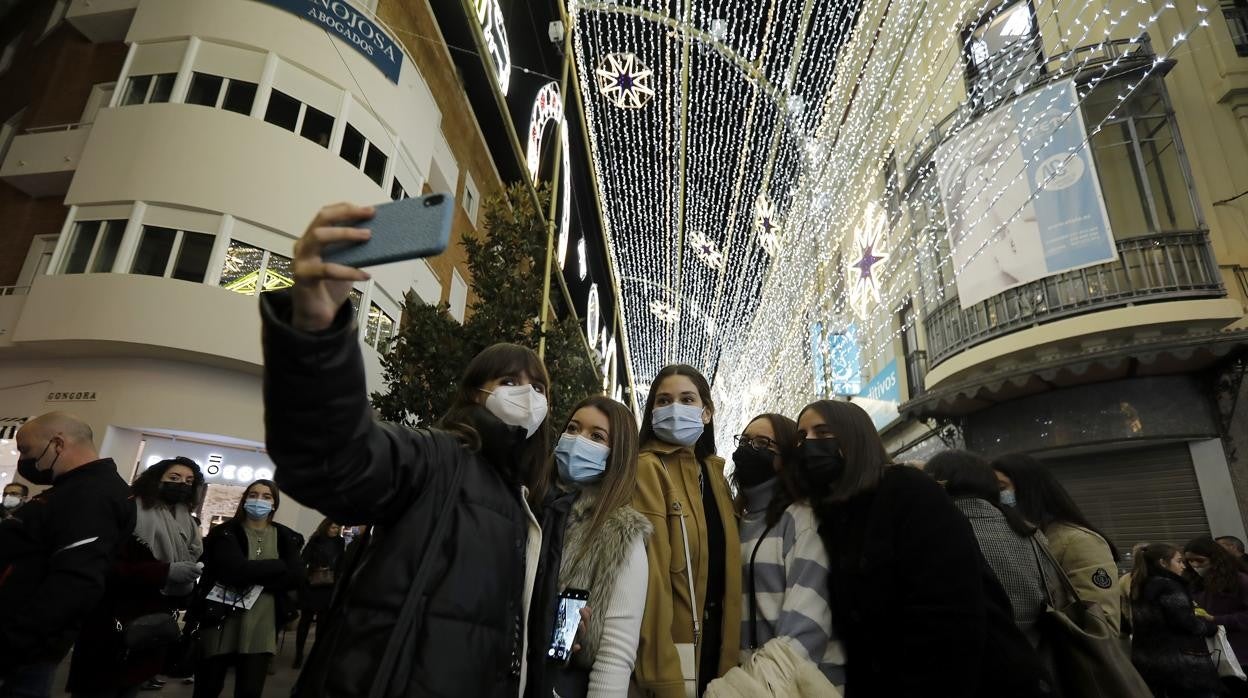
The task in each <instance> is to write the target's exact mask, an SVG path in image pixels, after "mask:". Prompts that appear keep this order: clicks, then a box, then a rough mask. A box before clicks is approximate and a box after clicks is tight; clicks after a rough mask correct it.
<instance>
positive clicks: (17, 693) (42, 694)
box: [0, 662, 56, 698]
mask: <svg viewBox="0 0 1248 698" xmlns="http://www.w3.org/2000/svg"><path fill="white" fill-rule="evenodd" d="M55 676H56V662H43V663H41V664H27V665H26V666H19V667H15V668H13V669H12V670H10V671H9V672H8V673H7V674H5V675H4V676H0V698H48V696H50V695H52V681H53V678H54V677H55Z"/></svg>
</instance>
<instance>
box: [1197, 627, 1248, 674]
mask: <svg viewBox="0 0 1248 698" xmlns="http://www.w3.org/2000/svg"><path fill="white" fill-rule="evenodd" d="M1205 644H1207V645H1208V646H1209V652H1210V654H1212V655H1213V660H1214V661H1215V662H1217V663H1218V676H1221V677H1231V676H1234V677H1235V678H1237V679H1239V680H1241V681H1245V680H1248V678H1245V676H1244V670H1243V668H1242V667H1240V666H1239V659H1238V658H1237V657H1236V656H1235V650H1234V649H1232V648H1231V643H1230V641H1229V640H1227V639H1226V626H1224V625H1219V626H1218V634H1217V635H1214V636H1213V637H1207V638H1205Z"/></svg>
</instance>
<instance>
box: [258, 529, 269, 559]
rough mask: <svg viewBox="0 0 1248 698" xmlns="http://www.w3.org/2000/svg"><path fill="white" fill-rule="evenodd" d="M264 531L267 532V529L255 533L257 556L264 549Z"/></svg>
mask: <svg viewBox="0 0 1248 698" xmlns="http://www.w3.org/2000/svg"><path fill="white" fill-rule="evenodd" d="M266 533H268V531H261V532H259V533H257V534H256V557H257V558H259V557H260V554H261V553H262V552H263V551H264V536H265V534H266Z"/></svg>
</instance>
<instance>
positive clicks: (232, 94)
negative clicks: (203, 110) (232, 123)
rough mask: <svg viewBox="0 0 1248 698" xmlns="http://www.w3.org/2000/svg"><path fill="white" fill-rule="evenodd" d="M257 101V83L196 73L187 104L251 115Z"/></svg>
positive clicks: (188, 93) (187, 94)
mask: <svg viewBox="0 0 1248 698" xmlns="http://www.w3.org/2000/svg"><path fill="white" fill-rule="evenodd" d="M255 99H256V83H254V82H247V81H245V80H232V79H229V78H223V77H220V76H218V75H209V74H208V73H195V75H194V76H193V77H192V78H191V86H190V88H189V89H188V90H187V92H186V103H187V104H198V105H200V106H203V107H213V108H217V107H221V108H224V109H227V110H229V111H232V112H235V113H237V114H244V115H248V114H251V105H252V103H253V102H254V101H255Z"/></svg>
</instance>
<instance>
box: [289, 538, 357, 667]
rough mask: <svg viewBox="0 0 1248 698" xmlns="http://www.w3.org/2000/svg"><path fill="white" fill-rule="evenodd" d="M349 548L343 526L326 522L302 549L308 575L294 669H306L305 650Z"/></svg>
mask: <svg viewBox="0 0 1248 698" xmlns="http://www.w3.org/2000/svg"><path fill="white" fill-rule="evenodd" d="M345 548H346V541H344V540H343V538H342V525H341V524H338V523H335V522H334V521H333V520H332V519H328V518H327V519H324V520H323V521H321V525H319V526H317V527H316V532H315V533H313V534H312V537H311V538H309V539H308V544H307V545H305V546H303V563H304V565H306V566H307V569H308V575H307V577H306V579H305V580H304V585H303V587H302V588H301V589H300V590H299V627H298V628H297V629H296V631H295V668H296V669H300V668H302V667H303V649H304V647H305V646H306V645H307V643H308V632H309V631H311V630H312V624H313V623H315V622H316V621H317V620H318V619H319V618H320V617H321V616H323V615H324V614H325V612H326V611H328V610H329V601H330V597H331V596H332V595H333V593H334V582H335V581H337V573H338V562H339V560H340V559H341V558H342V552H343V550H344V549H345Z"/></svg>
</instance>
